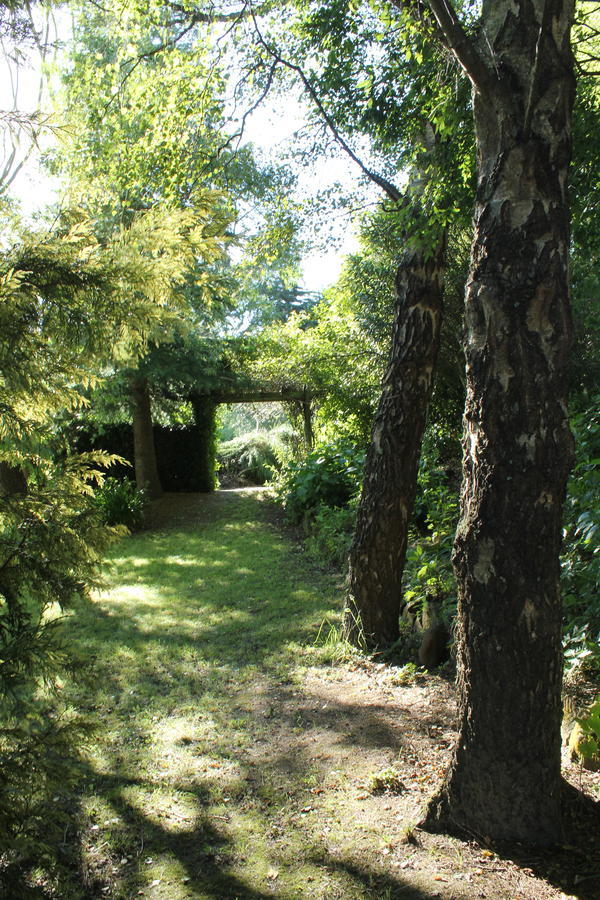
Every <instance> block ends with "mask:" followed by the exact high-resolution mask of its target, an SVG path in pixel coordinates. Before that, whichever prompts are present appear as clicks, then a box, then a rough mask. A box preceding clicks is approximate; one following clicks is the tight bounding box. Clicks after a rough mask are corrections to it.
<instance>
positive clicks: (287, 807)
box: [3, 489, 598, 900]
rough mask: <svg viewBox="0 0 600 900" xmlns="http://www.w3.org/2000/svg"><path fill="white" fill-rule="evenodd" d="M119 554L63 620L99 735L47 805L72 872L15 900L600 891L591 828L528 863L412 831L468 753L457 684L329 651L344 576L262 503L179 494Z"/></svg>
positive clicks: (62, 869) (575, 773)
mask: <svg viewBox="0 0 600 900" xmlns="http://www.w3.org/2000/svg"><path fill="white" fill-rule="evenodd" d="M110 559H111V562H110V566H109V568H108V570H107V582H106V584H105V587H104V588H103V590H102V592H101V593H99V594H97V595H96V597H95V598H93V599H92V600H89V601H86V602H84V603H82V605H81V607H80V609H79V610H78V614H77V616H74V617H73V618H72V620H71V623H70V627H69V632H70V635H69V636H70V640H71V642H72V643H73V645H74V646H75V647H76V648H77V649H78V651H79V652H80V653H81V654H82V655H84V656H86V657H87V659H88V660H89V661H90V663H91V671H90V677H89V678H88V680H87V682H86V683H85V684H82V682H81V680H78V681H77V682H75V681H73V682H70V681H65V682H64V684H63V691H62V693H63V696H64V700H65V702H70V703H72V704H74V705H76V706H77V707H78V708H79V709H80V710H81V711H82V712H83V713H84V714H86V715H87V716H88V717H89V718H90V719H93V720H94V721H95V722H96V723H101V724H100V727H98V728H97V729H96V733H95V735H94V739H93V741H91V742H90V744H89V746H88V748H87V751H86V752H85V754H84V755H83V758H82V760H81V763H80V781H79V784H78V786H77V787H75V788H72V787H68V786H64V787H63V788H62V789H57V792H56V794H55V798H56V799H55V805H58V806H59V807H60V810H61V814H62V815H63V817H64V823H65V825H64V831H63V838H62V842H61V847H60V860H61V865H60V866H59V867H58V868H56V867H55V868H54V870H53V871H51V872H49V871H47V870H44V867H43V865H40V866H39V867H38V869H37V871H33V872H30V874H29V876H28V880H27V881H25V882H21V883H20V884H18V885H17V886H16V887H15V885H14V884H10V885H6V884H5V885H3V887H5V889H6V890H7V891H8V893H7V894H6V895H7V896H10V897H21V896H22V897H29V896H31V897H37V898H52V900H58V898H60V900H83V898H86V900H87V898H97V897H107V898H111V900H130V898H134V897H146V898H153V900H200V898H202V900H209V898H211V900H216V898H233V897H239V898H253V900H257V898H265V897H269V896H274V897H280V898H286V900H287V898H289V900H293V898H311V900H312V898H322V900H329V898H348V900H358V898H373V900H376V898H377V900H379V898H393V897H411V898H414V897H417V898H432V897H441V898H445V900H451V898H453V900H459V898H460V900H470V898H472V897H473V896H480V895H482V894H484V895H485V896H486V897H487V898H492V900H499V898H507V900H508V898H516V897H519V898H522V900H550V898H555V900H557V898H559V897H561V896H564V892H565V891H567V892H568V893H569V895H571V894H572V895H573V896H578V897H587V896H589V897H592V896H593V893H587V891H588V888H590V889H595V888H596V887H597V886H598V885H597V876H594V875H593V873H594V872H595V863H594V856H593V853H594V852H597V848H596V847H595V844H594V842H595V840H596V837H595V836H594V833H593V831H592V832H590V833H589V834H587V835H585V834H583V835H580V837H579V838H578V844H577V846H578V849H577V850H576V851H575V850H573V849H572V848H571V849H569V850H568V851H559V852H558V853H554V854H553V855H551V856H548V857H545V856H543V855H537V856H534V857H529V858H527V859H526V860H525V859H523V860H519V861H517V862H515V861H511V860H510V859H509V858H505V857H503V856H502V854H501V853H498V852H496V850H495V848H489V849H483V850H482V848H481V846H479V845H477V844H476V843H466V844H465V843H462V842H459V841H457V840H454V839H451V838H448V837H445V836H440V835H437V836H435V835H428V834H425V833H423V834H421V833H416V832H415V831H414V828H413V826H414V825H415V823H416V821H417V820H418V816H419V813H420V810H421V808H422V804H423V801H424V800H425V799H426V797H427V796H428V794H429V793H430V791H431V789H432V787H434V786H435V784H436V783H437V782H438V781H439V779H440V778H441V776H442V774H443V769H444V766H445V765H446V763H447V759H448V756H449V752H450V747H451V744H452V741H453V739H454V731H453V727H454V724H453V708H454V700H453V691H452V687H451V685H450V684H449V682H448V681H445V680H443V679H441V678H439V677H436V676H428V677H427V678H425V676H424V675H423V674H422V673H418V672H417V671H416V670H415V669H414V667H413V670H412V671H411V672H410V673H408V674H407V672H406V667H398V666H394V665H387V664H384V663H382V662H377V661H376V660H375V661H374V660H372V659H369V658H367V657H364V656H362V655H361V654H358V653H356V651H352V650H351V649H350V648H346V649H345V652H343V653H342V652H340V653H339V654H338V655H337V657H336V654H335V653H334V652H333V649H334V648H332V639H331V633H332V632H331V628H330V627H328V626H327V623H329V624H330V625H332V626H334V627H335V626H336V625H337V626H339V621H340V619H339V608H340V595H339V589H336V581H337V579H336V578H332V577H331V576H325V575H324V574H323V573H322V572H321V573H319V572H317V571H315V570H314V568H312V567H311V565H310V563H309V562H307V560H306V558H305V557H304V556H303V555H302V554H301V553H300V552H299V549H298V547H297V546H296V545H295V544H294V543H293V542H292V541H291V540H290V533H289V531H287V530H286V529H285V528H282V527H281V519H280V516H279V515H278V513H277V509H276V507H275V506H274V505H273V504H272V503H271V502H270V501H269V499H268V496H267V494H266V492H265V491H263V490H261V489H245V490H241V491H239V490H238V491H235V490H229V491H222V492H219V493H217V494H214V495H209V496H201V495H175V496H173V495H172V496H170V497H167V498H166V499H164V500H161V501H158V502H157V503H155V504H153V506H152V510H151V516H150V521H149V528H148V529H147V530H146V531H144V532H141V533H139V534H136V535H133V536H130V537H127V538H125V539H123V540H122V541H121V542H120V543H119V544H118V545H117V546H116V547H115V548H114V549H113V551H112V553H111V557H110ZM275 572H276V573H277V578H274V577H273V575H274V573H275ZM324 623H325V624H324ZM335 640H336V639H335V636H334V638H333V642H334V643H335ZM332 663H334V664H332ZM565 763H566V765H567V773H568V774H570V776H571V777H572V779H573V780H576V781H577V783H578V784H582V785H583V786H584V787H585V788H586V789H588V790H590V791H591V790H593V786H594V779H596V780H597V777H598V776H595V775H594V774H592V773H588V772H585V771H584V770H580V769H579V768H578V767H577V766H574V765H572V764H570V763H569V762H568V761H567V760H565ZM592 845H593V846H592ZM596 858H597V857H596ZM594 878H596V880H594ZM577 879H584V880H585V884H583V883H582V884H581V885H580V887H579V888H577V887H576V885H577ZM573 892H574V893H573Z"/></svg>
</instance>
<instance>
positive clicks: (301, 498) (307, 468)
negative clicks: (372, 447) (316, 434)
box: [277, 441, 364, 522]
mask: <svg viewBox="0 0 600 900" xmlns="http://www.w3.org/2000/svg"><path fill="white" fill-rule="evenodd" d="M363 465H364V453H362V451H359V450H357V448H356V447H355V446H353V445H352V444H350V443H349V442H347V441H336V442H335V443H332V444H327V445H325V446H322V447H319V448H318V449H316V450H314V451H313V452H312V453H309V454H308V456H306V457H305V459H304V460H302V461H301V462H298V463H293V462H292V463H288V465H287V466H286V467H285V469H283V470H282V473H281V478H280V479H279V483H278V485H277V493H278V496H279V497H280V499H281V500H282V501H283V504H284V506H285V509H286V512H287V514H288V516H289V518H290V519H291V520H292V521H293V522H300V521H301V520H302V519H303V518H304V517H305V516H306V515H307V514H313V513H314V512H315V510H316V509H317V508H318V507H319V506H321V505H323V506H329V507H343V506H347V505H348V503H349V501H350V499H351V498H352V497H354V496H356V495H357V494H358V492H359V490H360V482H361V478H362V470H363Z"/></svg>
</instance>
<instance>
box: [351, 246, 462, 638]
mask: <svg viewBox="0 0 600 900" xmlns="http://www.w3.org/2000/svg"><path fill="white" fill-rule="evenodd" d="M444 254H445V239H442V240H440V242H439V245H438V247H437V248H435V251H434V252H433V253H431V254H429V255H426V254H425V253H424V251H423V250H422V249H421V248H418V249H411V250H408V251H406V254H405V256H404V259H403V261H402V263H401V265H400V267H399V269H398V273H397V276H396V309H395V317H394V330H393V336H392V347H391V351H390V359H389V363H388V367H387V369H386V372H385V375H384V379H383V385H382V393H381V397H380V400H379V405H378V408H377V412H376V415H375V421H374V424H373V433H372V438H371V443H370V445H369V450H368V453H367V459H366V463H365V477H364V483H363V491H362V495H361V499H360V504H359V507H358V517H357V523H356V532H355V535H354V540H353V543H352V548H351V551H350V576H349V581H350V587H349V595H348V598H347V601H346V609H345V611H344V631H345V634H346V637H347V638H348V640H350V641H351V642H352V643H354V644H356V645H359V646H364V647H366V648H369V649H375V648H381V647H387V646H389V645H390V644H392V643H393V642H394V641H395V640H397V639H398V636H399V619H400V607H401V603H402V589H401V584H402V574H403V570H404V561H405V557H406V542H407V536H408V523H409V519H410V515H411V513H412V508H413V504H414V499H415V493H416V484H417V470H418V466H419V457H420V453H421V441H422V438H423V432H424V430H425V423H426V418H427V409H428V406H429V400H430V397H431V390H432V387H433V375H434V369H435V363H436V359H437V354H438V349H439V338H440V326H441V319H442V291H443V284H442V282H443V269H444Z"/></svg>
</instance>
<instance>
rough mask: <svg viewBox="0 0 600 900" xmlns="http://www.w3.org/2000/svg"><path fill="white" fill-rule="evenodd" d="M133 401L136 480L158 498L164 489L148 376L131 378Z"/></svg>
mask: <svg viewBox="0 0 600 900" xmlns="http://www.w3.org/2000/svg"><path fill="white" fill-rule="evenodd" d="M131 402H132V412H133V446H134V461H135V481H136V484H137V486H138V488H140V489H142V488H143V489H144V490H145V491H146V493H147V495H148V496H149V497H150V499H151V500H156V499H157V498H158V497H160V496H161V495H162V492H163V490H162V485H161V483H160V478H159V476H158V468H157V465H156V451H155V448H154V434H153V431H152V410H151V406H150V391H149V388H148V381H147V379H146V378H143V377H142V376H134V377H133V378H132V379H131Z"/></svg>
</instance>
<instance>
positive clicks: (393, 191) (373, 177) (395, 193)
mask: <svg viewBox="0 0 600 900" xmlns="http://www.w3.org/2000/svg"><path fill="white" fill-rule="evenodd" d="M251 15H252V20H253V22H254V28H255V31H256V35H257V37H258V40H259V43H260V45H261V46H262V47H263V48H264V49H265V50H266V51H267V53H268V54H269V56H270V57H271V59H272V60H273V64H274V66H276V65H277V64H280V65H282V66H283V67H284V68H286V69H289V71H291V72H294V73H295V74H296V75H297V76H298V78H299V79H300V81H301V82H302V84H303V85H304V88H305V90H306V91H307V93H308V94H309V96H310V98H311V100H312V101H313V103H314V104H315V106H316V107H317V110H318V111H319V114H320V116H321V117H322V119H323V121H324V122H325V123H326V125H327V127H328V128H329V130H330V132H331V133H332V135H333V137H334V139H335V141H336V142H337V143H338V144H339V145H340V147H342V149H343V150H344V151H345V152H346V153H347V154H348V156H349V157H350V159H351V160H352V161H353V162H355V163H356V165H357V166H358V167H359V169H360V170H361V172H362V173H363V175H365V176H366V177H367V178H368V179H369V181H372V182H373V183H374V184H376V185H377V186H378V187H380V188H381V189H382V190H383V191H385V193H386V194H387V195H388V197H390V198H391V199H392V200H393V201H394V203H399V202H400V200H402V194H401V193H400V191H399V190H398V188H397V187H396V186H395V185H394V184H392V182H391V181H388V179H387V178H384V177H383V175H379V174H378V173H377V172H373V171H371V169H369V168H368V167H367V166H366V165H365V164H364V163H363V161H362V160H361V159H360V158H359V157H358V156H357V155H356V153H355V152H354V150H352V148H351V147H350V145H349V144H348V143H347V142H346V140H345V139H344V138H343V137H342V135H341V134H340V132H339V131H338V129H337V127H336V125H335V123H334V121H333V119H332V118H331V116H330V115H329V113H328V112H327V110H326V109H325V107H324V106H323V104H322V102H321V100H320V98H319V96H318V94H317V92H316V91H315V89H314V87H313V86H312V84H311V83H310V80H309V79H308V77H307V76H306V74H305V73H304V71H303V69H302V68H301V67H300V66H298V65H296V63H293V62H290V60H288V59H284V57H282V56H281V55H280V54H279V52H278V51H277V50H274V49H273V47H271V46H270V45H269V44H268V43H267V41H266V40H265V39H264V37H263V36H262V33H261V31H260V28H259V27H258V22H257V21H256V17H255V15H254V12H253V11H252V12H251Z"/></svg>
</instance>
